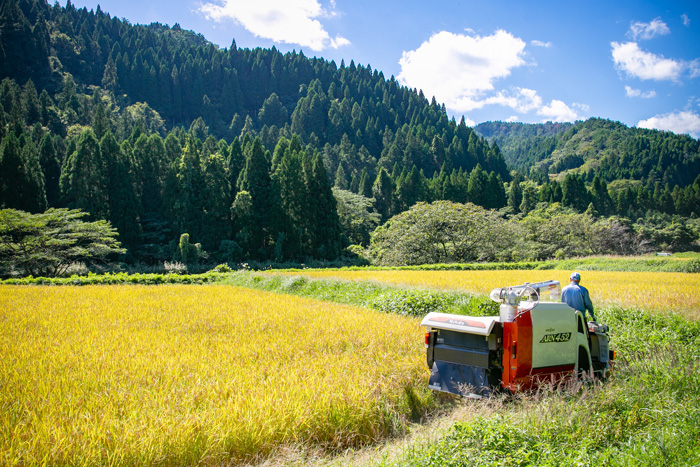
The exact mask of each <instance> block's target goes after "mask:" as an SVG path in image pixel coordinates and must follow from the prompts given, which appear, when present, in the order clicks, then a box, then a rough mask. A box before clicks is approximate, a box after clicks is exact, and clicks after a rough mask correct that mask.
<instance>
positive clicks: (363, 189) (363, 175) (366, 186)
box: [357, 167, 372, 198]
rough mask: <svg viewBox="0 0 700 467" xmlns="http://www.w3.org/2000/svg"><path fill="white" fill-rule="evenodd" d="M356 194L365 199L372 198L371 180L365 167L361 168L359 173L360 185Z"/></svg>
mask: <svg viewBox="0 0 700 467" xmlns="http://www.w3.org/2000/svg"><path fill="white" fill-rule="evenodd" d="M357 192H358V193H359V194H361V195H362V196H364V197H365V198H371V197H372V179H371V178H370V176H369V172H368V171H367V167H363V168H362V171H360V185H359V187H358V191H357Z"/></svg>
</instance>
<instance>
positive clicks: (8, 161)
mask: <svg viewBox="0 0 700 467" xmlns="http://www.w3.org/2000/svg"><path fill="white" fill-rule="evenodd" d="M23 143H24V144H23ZM0 206H3V207H6V208H14V209H19V210H22V211H28V212H32V213H37V212H42V211H44V210H45V209H46V192H45V189H44V175H43V173H42V172H41V166H40V163H39V156H38V154H37V150H36V147H35V146H34V144H33V143H31V141H26V139H25V136H24V135H22V136H21V137H20V138H17V136H15V134H14V132H11V133H10V134H9V135H8V136H7V137H6V138H5V139H4V140H3V141H2V145H0Z"/></svg>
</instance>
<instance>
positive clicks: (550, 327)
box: [421, 281, 614, 397]
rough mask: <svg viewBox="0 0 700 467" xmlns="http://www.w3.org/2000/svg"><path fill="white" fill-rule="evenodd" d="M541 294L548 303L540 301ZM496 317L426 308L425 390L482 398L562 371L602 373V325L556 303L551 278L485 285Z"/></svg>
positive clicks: (607, 357)
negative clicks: (491, 287) (427, 373)
mask: <svg viewBox="0 0 700 467" xmlns="http://www.w3.org/2000/svg"><path fill="white" fill-rule="evenodd" d="M541 295H549V301H540V296H541ZM490 296H491V299H492V300H494V301H496V302H499V303H500V304H501V305H500V316H488V317H471V316H462V315H453V314H445V313H429V314H428V315H427V316H426V317H425V318H424V319H423V322H422V323H421V326H425V327H426V333H425V347H426V349H427V361H428V367H429V368H430V369H431V374H430V383H429V386H428V387H430V388H431V389H434V390H437V391H443V392H449V393H453V394H458V395H461V396H470V397H485V396H489V395H491V394H492V393H493V392H494V391H498V390H501V389H504V390H508V391H510V392H516V391H520V390H525V389H531V388H534V387H536V386H537V385H538V384H540V383H541V382H557V381H559V380H561V379H563V378H565V377H567V376H569V375H574V374H576V375H590V376H593V377H598V378H605V377H606V376H607V373H608V371H609V370H610V366H611V363H612V360H613V358H614V352H613V351H611V350H610V349H609V348H608V342H609V337H608V326H606V325H600V324H598V323H595V322H593V321H590V322H588V324H586V323H585V322H584V317H583V315H582V314H581V313H580V312H579V311H575V310H574V309H572V308H571V307H569V306H568V305H567V304H566V303H561V302H560V301H559V299H560V297H561V286H560V284H559V282H558V281H545V282H538V283H534V284H529V283H526V284H523V285H516V286H511V287H503V288H498V289H494V290H492V291H491V294H490Z"/></svg>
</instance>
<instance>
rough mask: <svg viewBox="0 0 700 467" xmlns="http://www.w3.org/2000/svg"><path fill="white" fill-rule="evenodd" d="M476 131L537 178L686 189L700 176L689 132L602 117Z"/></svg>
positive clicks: (698, 151)
mask: <svg viewBox="0 0 700 467" xmlns="http://www.w3.org/2000/svg"><path fill="white" fill-rule="evenodd" d="M475 130H476V131H477V132H478V133H479V134H480V135H482V136H484V137H486V139H487V140H489V141H491V142H492V143H496V144H498V146H499V147H500V148H501V150H502V152H503V156H504V158H505V160H506V163H507V164H508V165H509V166H510V167H512V168H515V169H517V170H520V171H521V172H523V173H525V174H529V176H530V177H531V178H532V179H535V180H539V181H546V180H547V178H556V177H558V178H559V179H563V178H564V176H565V175H566V174H567V173H575V174H580V175H582V176H583V177H584V178H585V179H586V180H587V181H589V182H590V181H592V180H593V178H594V177H595V176H598V177H599V178H600V179H601V180H603V181H606V182H608V183H610V182H614V181H619V180H634V181H640V182H643V183H645V184H646V183H648V182H651V183H652V184H653V183H656V182H660V183H661V184H662V185H666V184H668V185H670V186H672V187H673V186H675V185H678V186H679V187H681V188H683V187H686V186H688V185H690V184H692V183H693V181H694V180H695V179H696V178H697V177H698V175H700V142H699V141H698V140H696V139H694V138H691V137H690V136H688V135H676V134H673V133H670V132H662V131H658V130H647V129H642V128H629V127H627V126H625V125H623V124H622V123H619V122H613V121H610V120H604V119H600V118H591V119H589V120H586V121H584V122H578V123H576V124H570V123H544V124H523V123H503V122H488V123H482V124H480V125H478V126H477V127H475ZM547 176H548V177H547Z"/></svg>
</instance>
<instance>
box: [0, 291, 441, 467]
mask: <svg viewBox="0 0 700 467" xmlns="http://www.w3.org/2000/svg"><path fill="white" fill-rule="evenodd" d="M0 321H1V322H2V327H1V328H0V355H2V358H1V360H0V388H1V390H0V464H2V465H57V464H58V465H64V464H66V465H195V464H207V465H211V464H221V463H225V464H228V463H237V462H249V461H254V460H256V459H258V460H259V459H261V458H264V457H265V456H267V455H270V454H273V453H274V451H275V450H276V449H279V448H280V447H282V446H299V445H301V446H304V445H307V446H314V447H317V448H320V449H324V450H328V451H334V450H340V449H344V448H347V447H350V446H359V445H363V444H367V443H369V442H372V441H375V440H377V439H379V438H382V437H385V436H387V435H389V434H392V433H395V432H397V431H400V430H402V429H403V427H404V425H405V422H406V420H408V419H409V418H410V417H411V416H414V417H415V416H420V413H421V410H423V409H425V408H426V405H429V404H431V403H432V402H431V401H432V399H431V396H430V395H429V392H428V390H427V389H425V384H424V379H425V376H426V371H427V370H426V369H425V362H424V359H423V352H422V340H421V336H420V328H419V326H418V320H416V319H411V318H404V317H399V316H394V315H383V314H379V313H376V312H372V311H370V310H367V309H363V308H357V307H351V306H345V305H338V304H333V303H328V302H320V301H316V300H312V299H305V298H300V297H291V296H285V295H278V294H272V293H268V292H262V291H254V290H248V289H241V288H237V287H230V286H181V285H178V286H157V287H154V286H86V287H70V286H66V287H22V286H3V287H2V289H1V293H0Z"/></svg>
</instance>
